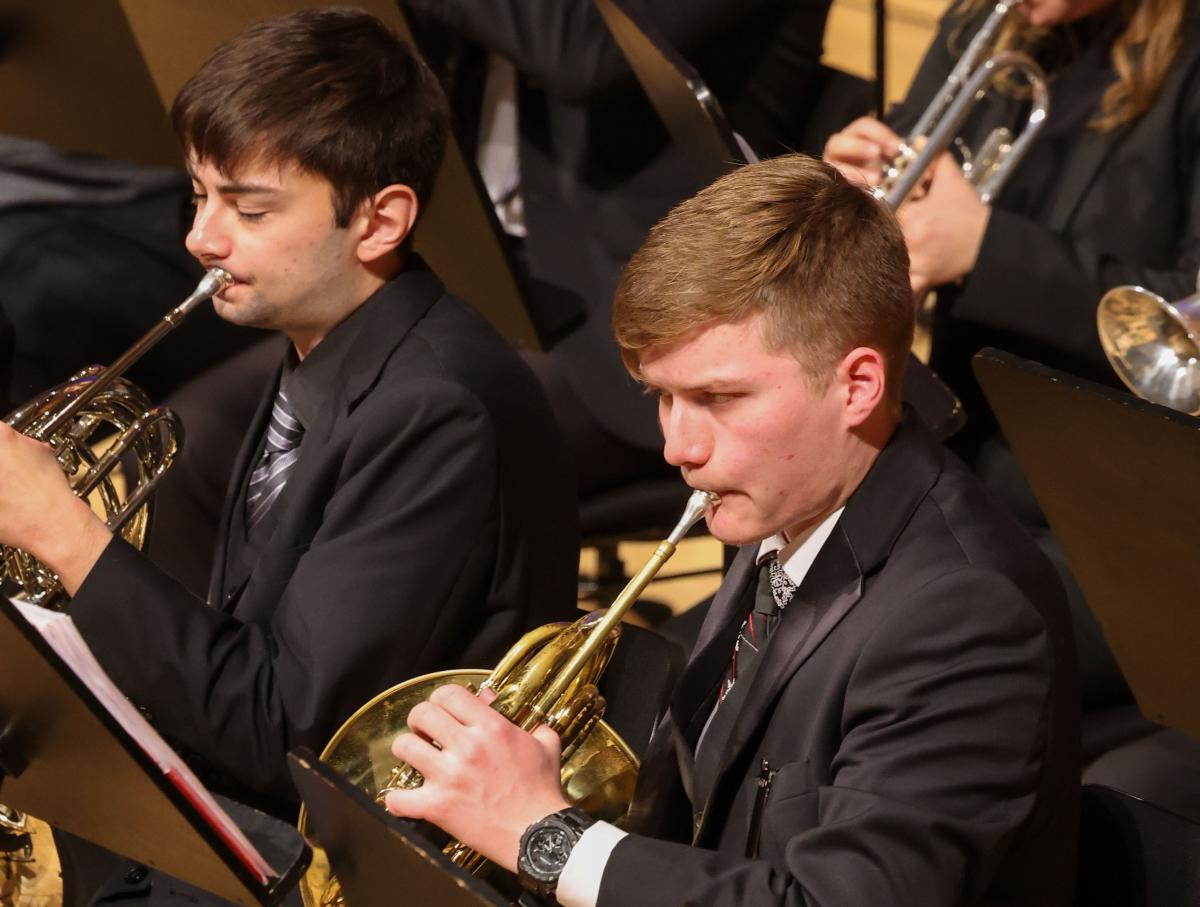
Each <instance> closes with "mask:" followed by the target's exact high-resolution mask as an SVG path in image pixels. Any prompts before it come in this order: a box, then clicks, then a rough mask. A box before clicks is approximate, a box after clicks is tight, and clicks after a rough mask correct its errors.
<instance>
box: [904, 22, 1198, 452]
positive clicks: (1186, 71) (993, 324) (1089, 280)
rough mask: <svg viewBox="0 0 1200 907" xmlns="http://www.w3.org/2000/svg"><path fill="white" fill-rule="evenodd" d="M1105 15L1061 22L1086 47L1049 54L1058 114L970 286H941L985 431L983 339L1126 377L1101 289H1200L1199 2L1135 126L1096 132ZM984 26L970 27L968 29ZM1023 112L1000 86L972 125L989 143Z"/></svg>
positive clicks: (942, 38)
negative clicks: (1112, 348)
mask: <svg viewBox="0 0 1200 907" xmlns="http://www.w3.org/2000/svg"><path fill="white" fill-rule="evenodd" d="M1192 6H1193V7H1195V4H1192ZM1112 9H1113V10H1116V7H1113V8H1112ZM1107 15H1108V14H1104V13H1101V14H1097V15H1096V16H1094V17H1092V18H1091V21H1086V20H1085V21H1084V22H1081V23H1078V24H1076V25H1075V26H1072V27H1070V28H1062V29H1059V32H1060V33H1061V35H1060V37H1061V41H1062V42H1063V44H1064V45H1068V44H1073V45H1074V46H1075V47H1076V48H1077V49H1076V50H1075V51H1074V52H1073V53H1069V54H1068V55H1067V58H1066V59H1065V61H1064V60H1062V55H1063V51H1062V50H1061V49H1060V50H1059V51H1058V53H1057V54H1055V55H1054V56H1052V57H1051V58H1050V59H1047V60H1046V61H1045V62H1046V63H1047V64H1048V66H1049V67H1050V68H1051V72H1052V74H1053V79H1052V81H1051V83H1050V100H1051V107H1050V114H1049V117H1048V120H1047V125H1046V127H1045V128H1044V129H1043V130H1042V132H1041V133H1040V134H1039V135H1038V137H1037V138H1036V139H1035V140H1034V143H1033V145H1032V146H1031V148H1030V151H1029V154H1028V156H1027V157H1026V158H1025V160H1024V161H1023V162H1022V163H1021V164H1020V166H1018V167H1017V169H1016V170H1015V171H1014V173H1013V175H1012V178H1011V180H1010V181H1009V183H1008V185H1007V186H1006V187H1005V188H1004V190H1003V191H1002V192H1001V193H1000V195H999V196H998V197H997V198H996V200H995V202H994V204H993V211H992V214H991V218H990V220H989V222H988V226H987V230H986V232H985V234H984V237H983V243H982V246H981V248H980V251H979V259H978V261H977V262H976V265H975V268H974V270H973V271H972V272H971V274H970V275H968V277H967V278H966V279H965V280H964V281H963V282H962V285H961V286H959V287H945V288H941V289H939V291H938V294H939V307H938V308H939V311H938V316H937V322H936V324H935V335H934V349H933V360H932V362H931V364H932V365H933V366H934V367H935V368H936V369H937V371H938V373H939V374H940V375H941V376H942V377H943V378H944V379H945V380H946V381H947V382H948V383H950V385H951V386H952V387H953V388H954V389H955V390H956V391H957V392H958V394H959V396H960V397H962V398H963V402H964V405H965V406H966V408H967V415H968V418H969V419H976V420H977V421H978V422H980V423H981V426H980V427H981V428H982V429H983V430H991V422H990V419H989V417H988V415H987V408H986V405H985V404H984V401H983V399H982V397H981V396H980V394H979V392H978V389H977V386H976V385H975V382H974V379H973V376H972V375H971V373H970V368H969V361H970V357H971V356H972V355H974V353H976V352H977V351H978V350H979V349H980V348H982V347H983V346H985V345H990V346H995V347H999V348H1001V349H1005V350H1009V351H1011V352H1014V353H1017V354H1019V355H1022V356H1025V357H1027V358H1031V359H1035V360H1037V361H1040V362H1045V363H1046V364H1048V365H1053V366H1055V367H1057V368H1062V369H1065V370H1067V371H1070V372H1073V373H1075V374H1080V375H1084V376H1087V377H1090V378H1093V379H1096V380H1100V381H1104V382H1107V383H1110V384H1116V383H1117V382H1116V379H1115V378H1114V376H1113V373H1112V370H1111V368H1110V367H1109V366H1108V364H1107V362H1106V360H1105V358H1104V354H1103V351H1102V349H1101V347H1100V342H1099V338H1098V337H1097V334H1096V306H1097V304H1098V303H1099V301H1100V298H1101V296H1103V294H1104V293H1105V292H1106V291H1107V290H1109V289H1111V288H1113V287H1115V286H1119V285H1122V284H1136V285H1140V286H1143V287H1147V288H1148V289H1151V290H1153V291H1154V292H1156V293H1159V294H1161V295H1162V296H1164V297H1165V298H1167V299H1179V298H1181V297H1183V296H1185V295H1188V294H1189V293H1191V292H1192V291H1194V290H1195V287H1196V272H1197V268H1200V22H1198V21H1197V16H1196V15H1195V14H1194V13H1193V15H1192V16H1191V18H1190V20H1189V21H1188V22H1187V24H1186V26H1185V28H1184V31H1183V34H1182V36H1181V43H1180V49H1179V55H1178V57H1177V58H1176V60H1175V63H1174V65H1173V66H1172V67H1171V69H1170V71H1169V73H1168V75H1167V78H1166V80H1165V82H1164V83H1163V86H1162V89H1161V90H1160V91H1159V93H1158V96H1157V97H1156V98H1155V100H1154V103H1153V104H1152V105H1151V107H1150V109H1149V110H1148V111H1147V112H1146V113H1145V114H1144V115H1143V116H1142V117H1140V118H1139V119H1138V120H1137V121H1136V122H1134V123H1133V124H1132V125H1129V126H1126V127H1124V128H1121V129H1118V130H1116V131H1113V132H1108V133H1098V132H1095V131H1093V130H1091V129H1088V128H1087V123H1088V121H1090V120H1091V118H1092V117H1093V116H1094V115H1096V114H1097V113H1098V112H1099V111H1100V98H1101V96H1102V95H1103V92H1104V89H1105V88H1106V87H1107V86H1108V85H1109V84H1110V83H1111V82H1112V81H1113V80H1114V79H1115V73H1114V71H1113V68H1112V65H1111V62H1110V50H1111V45H1112V39H1113V36H1114V35H1115V34H1116V33H1117V31H1119V29H1120V27H1121V23H1120V22H1119V21H1117V22H1114V21H1108V20H1107ZM956 24H957V20H956V19H955V17H954V16H953V15H947V16H946V17H945V18H944V19H943V21H942V23H941V25H940V28H939V31H938V34H937V36H936V37H935V38H934V39H933V42H932V43H931V44H930V48H929V51H928V53H927V54H926V56H925V59H924V60H923V62H922V64H921V67H920V69H919V70H918V72H917V75H916V77H915V79H914V81H913V85H912V88H911V90H910V91H909V93H908V97H907V98H906V99H905V102H904V104H903V105H901V106H900V107H899V108H898V109H897V110H896V111H894V112H893V116H892V117H891V119H892V123H893V125H894V126H895V127H897V128H898V129H899V130H900V131H901V132H903V131H904V130H905V129H907V128H908V126H909V125H910V124H911V123H912V122H913V121H915V119H916V117H917V116H918V114H919V113H920V111H921V110H922V109H924V107H925V105H926V104H927V103H928V101H929V99H930V98H931V97H932V96H933V94H934V92H935V91H937V90H938V89H939V88H940V87H941V85H942V83H943V81H944V80H945V77H946V75H947V74H948V73H949V72H950V69H951V68H952V67H953V65H954V63H955V62H956V59H957V58H956V55H955V54H954V53H952V51H951V50H950V49H949V36H950V33H951V31H952V30H953V29H954V28H955V27H956ZM975 27H976V26H975V24H974V23H972V24H970V25H968V26H967V28H966V34H967V36H968V37H969V35H970V34H971V33H972V30H973V29H974V28H975ZM1052 49H1053V48H1052ZM1056 57H1057V58H1058V59H1057V60H1056ZM1023 116H1024V106H1023V105H1022V104H1021V103H1019V102H1017V101H1015V100H1012V99H1007V98H1004V97H1000V96H997V95H990V96H989V98H988V99H987V100H986V101H985V102H984V103H982V104H981V105H980V106H979V107H978V109H977V110H976V112H975V114H974V115H973V116H972V118H971V119H970V120H969V121H968V123H967V124H966V126H965V128H964V129H963V131H962V135H963V137H964V138H965V139H966V141H967V143H968V144H969V145H970V146H971V147H979V143H980V140H981V138H982V136H983V135H984V133H985V131H986V130H987V129H988V128H990V126H991V125H993V124H1000V123H1005V124H1007V123H1014V122H1016V121H1017V120H1018V119H1019V118H1021V117H1023Z"/></svg>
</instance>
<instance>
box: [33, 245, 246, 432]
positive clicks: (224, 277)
mask: <svg viewBox="0 0 1200 907" xmlns="http://www.w3.org/2000/svg"><path fill="white" fill-rule="evenodd" d="M231 283H233V275H232V274H230V273H229V272H228V271H226V270H224V269H223V268H211V269H209V270H208V271H207V272H206V273H205V275H204V276H203V277H202V278H201V279H200V282H199V283H198V284H197V285H196V289H194V290H193V291H192V293H191V295H190V296H188V298H187V299H185V300H184V301H183V302H181V303H179V305H177V306H175V308H173V309H171V311H169V312H167V314H166V315H164V316H163V317H162V318H161V319H159V321H158V323H157V324H156V325H154V327H152V328H151V329H150V330H149V331H147V332H146V333H145V334H143V335H142V338H141V339H140V340H138V342H137V343H135V344H134V345H133V346H131V347H130V348H129V349H127V350H126V351H125V352H124V353H122V354H121V355H120V356H118V357H117V359H116V360H115V361H114V362H113V363H112V364H111V365H109V366H108V367H107V368H105V369H104V370H103V371H102V372H100V374H98V375H97V376H96V377H95V378H94V379H93V380H92V383H91V384H90V385H88V387H87V389H86V390H84V391H82V392H81V393H79V394H77V395H75V396H74V397H73V398H72V399H71V401H70V402H69V403H68V404H67V405H66V406H64V407H63V408H62V409H61V410H59V412H58V413H57V415H55V416H54V418H53V419H51V420H50V421H49V422H47V423H46V424H45V425H42V426H40V427H39V428H38V429H37V430H35V431H32V432H29V436H30V437H32V438H34V439H35V440H38V441H45V440H46V439H47V438H53V437H54V435H55V433H56V432H58V431H59V429H61V428H62V427H63V426H64V425H66V424H67V423H69V422H70V421H71V420H72V419H73V418H74V417H75V414H76V413H77V412H79V411H80V410H81V409H82V408H83V407H85V406H87V405H88V403H90V402H91V401H92V399H94V398H95V396H96V395H97V394H99V393H100V392H101V391H103V390H104V389H105V388H106V387H108V386H109V385H110V384H112V382H113V380H114V379H116V378H119V377H121V375H123V374H124V373H125V372H126V371H128V370H129V368H130V366H132V365H133V364H134V363H135V362H137V361H138V360H139V359H141V358H142V356H143V355H145V353H146V351H147V350H149V349H150V348H151V347H152V346H154V345H155V344H156V343H158V341H159V340H161V339H162V338H163V337H164V336H165V335H166V334H167V333H168V332H170V331H172V330H174V329H175V327H176V326H177V325H178V324H179V322H181V321H183V319H184V318H185V317H186V316H187V314H188V313H189V312H191V311H192V309H194V308H195V307H196V306H198V305H199V304H200V303H202V302H203V301H204V300H206V299H210V298H211V297H213V296H215V295H216V294H217V293H220V292H221V291H222V290H223V289H225V288H226V287H227V286H229V285H230V284H231ZM13 427H14V428H16V429H17V430H18V431H20V430H21V429H22V426H20V425H14V426H13Z"/></svg>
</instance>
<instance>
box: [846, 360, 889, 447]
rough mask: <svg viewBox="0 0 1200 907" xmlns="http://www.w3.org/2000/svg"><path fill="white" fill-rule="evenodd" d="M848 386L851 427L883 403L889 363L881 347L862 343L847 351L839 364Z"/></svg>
mask: <svg viewBox="0 0 1200 907" xmlns="http://www.w3.org/2000/svg"><path fill="white" fill-rule="evenodd" d="M838 379H839V383H840V384H841V386H842V387H843V388H844V389H845V412H844V415H845V418H846V424H847V426H848V427H850V428H854V427H857V426H859V425H862V424H863V423H864V422H866V421H867V419H868V418H869V417H870V416H871V414H872V413H873V412H875V410H876V409H878V408H879V407H880V405H881V404H883V402H884V398H885V396H886V392H887V362H886V360H885V359H884V358H883V354H882V353H880V352H879V350H876V349H872V348H871V347H869V346H860V347H856V348H855V349H853V350H851V351H850V352H849V353H847V354H846V355H845V356H844V357H843V359H842V361H841V364H840V365H839V366H838Z"/></svg>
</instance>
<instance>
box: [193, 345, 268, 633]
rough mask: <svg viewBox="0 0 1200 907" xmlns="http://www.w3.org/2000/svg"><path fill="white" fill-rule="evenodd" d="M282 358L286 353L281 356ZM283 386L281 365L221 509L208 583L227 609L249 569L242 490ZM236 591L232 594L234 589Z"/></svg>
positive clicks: (213, 601) (214, 602)
mask: <svg viewBox="0 0 1200 907" xmlns="http://www.w3.org/2000/svg"><path fill="white" fill-rule="evenodd" d="M281 358H282V356H281ZM278 386H279V369H278V368H277V369H276V370H275V377H274V379H273V380H272V381H270V382H269V383H268V384H267V387H266V389H265V390H264V391H263V396H262V399H261V400H259V402H258V409H257V410H256V411H255V413H254V418H253V419H251V420H250V428H249V429H247V431H246V434H245V436H244V437H243V438H242V446H241V449H240V450H239V451H238V455H237V459H236V460H234V463H233V472H232V473H230V475H231V479H230V482H229V490H228V491H227V492H226V493H225V505H224V508H223V509H222V512H221V524H220V527H219V529H218V532H217V551H218V552H219V554H220V556H219V557H217V558H215V559H214V561H213V573H212V577H211V578H210V580H209V585H208V603H209V605H211V606H212V607H214V608H220V609H224V608H225V607H226V606H227V605H228V604H229V602H230V600H231V597H236V595H237V590H239V589H241V588H242V586H243V585H244V584H245V582H246V576H247V573H248V570H247V569H245V568H244V565H243V564H242V560H243V559H242V558H241V557H238V552H240V551H241V550H242V548H243V547H244V542H245V526H239V525H235V524H234V521H235V520H240V519H241V513H242V508H241V506H240V505H241V501H242V493H243V491H244V490H245V487H246V479H247V475H248V473H249V471H250V461H251V459H252V458H253V457H254V455H255V453H257V451H258V442H259V441H260V440H261V438H262V434H263V431H264V430H265V428H266V424H267V419H268V417H269V415H270V412H271V406H272V404H273V401H274V400H275V391H276V389H277V388H278ZM239 534H240V537H241V539H242V544H236V545H235V544H231V542H232V540H233V539H234V537H235V536H238V535H239ZM231 592H232V596H231V594H230V593H231Z"/></svg>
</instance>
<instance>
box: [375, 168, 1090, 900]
mask: <svg viewBox="0 0 1200 907" xmlns="http://www.w3.org/2000/svg"><path fill="white" fill-rule="evenodd" d="M614 327H615V332H616V336H617V341H618V343H619V344H620V346H621V348H622V350H623V353H624V356H625V360H626V362H627V364H628V365H629V366H630V368H631V370H632V371H633V372H634V373H635V374H636V375H638V376H639V377H640V378H641V380H642V381H643V382H644V383H645V384H646V386H647V387H648V388H649V389H650V390H652V391H653V392H654V393H656V394H657V396H658V400H659V416H660V420H661V422H662V426H663V431H664V434H665V438H666V444H665V449H664V455H665V457H666V459H667V460H668V461H669V462H671V463H672V464H674V465H676V466H678V467H679V468H680V470H681V471H682V473H683V476H684V478H685V480H686V481H687V482H688V484H689V485H692V486H693V487H696V488H702V489H706V490H709V491H713V492H716V493H718V494H719V495H720V501H719V503H717V504H716V505H715V506H714V507H713V508H712V509H711V511H710V512H709V513H708V515H707V517H708V525H709V529H710V530H711V531H712V533H713V534H714V535H715V536H717V537H718V538H719V539H721V540H723V541H725V542H729V543H732V544H738V545H742V546H744V547H743V548H742V551H741V552H740V553H739V555H738V557H737V559H736V560H735V561H734V563H733V565H732V567H731V568H730V571H729V573H728V575H727V576H726V578H725V581H724V583H723V584H722V587H721V589H720V591H719V592H718V594H717V596H716V599H715V600H714V602H713V604H712V608H711V610H710V611H709V613H708V615H707V618H706V620H705V623H704V625H703V628H702V629H701V631H700V636H699V639H698V641H697V643H696V645H695V648H694V650H693V652H692V654H691V658H690V660H689V663H688V665H687V668H686V669H685V671H684V674H683V675H682V677H681V680H680V682H679V684H678V686H677V688H676V691H675V693H674V695H673V698H672V700H671V703H670V706H669V709H668V710H667V712H666V714H665V715H664V716H663V717H662V719H661V721H660V724H659V726H658V728H657V729H656V733H655V737H654V739H653V741H652V742H651V746H650V752H649V753H648V754H647V756H646V759H645V760H644V763H643V768H642V774H641V778H640V781H639V787H638V796H637V797H636V798H635V801H634V806H633V811H632V815H631V823H630V824H631V826H632V827H633V828H634V829H636V831H637V832H638V834H636V835H633V834H631V835H626V834H625V832H623V831H620V830H618V829H616V828H615V827H613V826H610V825H606V824H604V823H595V822H592V821H591V820H590V818H589V817H587V816H586V814H582V813H580V812H579V811H578V810H573V809H571V808H569V804H568V803H567V802H566V800H565V799H564V797H563V794H562V792H561V790H560V787H559V782H558V740H557V738H556V737H555V735H554V734H553V733H552V732H550V731H549V730H547V729H545V728H542V729H539V730H537V731H535V732H534V733H533V734H532V735H528V734H525V733H523V732H521V731H520V730H519V729H517V728H515V727H514V726H512V725H508V724H507V723H506V722H505V721H504V720H503V719H501V718H499V716H497V715H496V714H495V713H493V712H491V710H489V709H487V708H486V707H484V706H483V704H482V703H480V702H479V701H478V700H476V699H475V698H473V697H472V696H470V695H469V694H468V693H467V692H466V691H465V690H463V689H461V688H453V687H446V688H443V689H442V690H439V691H438V692H437V693H436V694H435V695H434V697H433V699H432V701H431V702H429V703H427V704H425V705H423V706H419V707H418V708H416V709H414V710H413V712H412V714H411V715H410V718H409V725H410V727H411V728H412V729H413V730H414V731H417V732H418V733H417V734H409V735H404V736H401V737H399V738H397V740H396V742H395V745H394V751H395V753H396V755H397V756H398V757H400V758H402V759H405V760H407V761H409V762H411V763H413V765H414V766H415V767H416V768H418V769H419V770H420V771H421V772H422V773H423V774H424V776H425V778H426V784H425V786H424V787H423V788H421V789H419V790H415V791H401V792H394V793H392V794H390V795H389V800H388V806H389V808H390V809H392V810H393V811H394V812H397V813H399V814H401V815H407V816H413V817H418V818H424V819H429V820H431V821H433V822H435V823H436V824H438V825H439V826H441V827H442V828H444V829H446V830H447V831H448V832H450V833H451V834H452V835H454V836H456V837H459V838H461V839H462V840H464V841H465V842H466V843H468V844H469V845H471V846H473V847H476V848H477V849H479V850H481V851H482V852H483V853H485V854H486V855H487V856H488V857H490V858H491V859H493V860H496V861H497V862H498V863H500V864H501V865H503V866H506V867H507V868H509V869H516V870H518V871H519V873H520V875H521V877H522V881H523V882H524V883H525V884H526V885H527V887H529V888H531V889H533V890H536V891H539V892H542V893H549V892H554V893H555V894H556V896H557V897H558V899H559V901H560V902H561V903H563V904H566V905H571V907H574V905H584V904H586V905H593V904H602V905H610V904H611V905H622V907H627V905H640V904H646V905H651V904H652V905H663V904H704V905H720V904H730V905H732V904H823V905H862V904H918V903H919V904H931V905H952V904H989V905H998V904H1012V905H1017V904H1022V905H1030V904H1039V905H1051V904H1054V905H1065V904H1068V903H1070V897H1071V887H1072V880H1073V876H1074V859H1073V851H1074V838H1075V823H1076V810H1077V795H1078V785H1079V777H1078V762H1077V746H1078V744H1077V726H1076V716H1075V710H1076V706H1075V702H1076V695H1077V694H1076V690H1075V680H1074V663H1073V648H1072V642H1071V638H1070V626H1069V623H1068V620H1067V616H1066V613H1065V610H1064V605H1063V601H1062V592H1061V589H1060V587H1059V585H1058V582H1057V579H1056V577H1055V575H1054V572H1053V570H1052V569H1051V568H1050V566H1049V564H1048V563H1046V562H1045V561H1044V560H1043V559H1042V557H1041V555H1040V554H1039V553H1038V551H1037V549H1036V548H1035V547H1034V546H1033V544H1032V543H1031V542H1030V541H1029V540H1028V539H1027V538H1026V537H1025V536H1024V535H1023V534H1022V533H1021V532H1020V530H1019V529H1018V528H1017V527H1016V525H1015V524H1014V523H1012V522H1011V521H1010V520H1009V519H1007V518H1006V517H1005V516H1003V515H1002V514H1001V513H999V512H997V511H996V509H995V508H994V506H993V505H992V503H991V502H990V500H988V499H987V497H986V495H985V494H984V493H983V492H982V490H981V489H980V488H979V487H978V486H977V484H976V483H975V481H974V480H973V479H972V477H971V476H970V475H969V473H968V472H967V471H966V470H965V468H964V467H963V466H962V464H961V463H959V462H958V461H957V460H956V459H955V458H954V457H953V456H952V455H950V454H948V453H947V452H946V451H945V450H944V449H943V448H942V447H941V446H940V445H939V444H938V443H937V442H936V441H935V439H934V438H933V437H932V436H931V435H930V434H929V433H928V432H927V431H926V429H925V428H924V427H923V426H922V425H921V424H919V422H918V421H917V420H916V419H915V418H914V417H913V416H912V414H911V413H908V412H902V411H901V407H900V404H899V402H898V396H899V395H898V387H897V384H898V382H897V378H898V372H899V370H900V368H901V367H902V365H903V362H904V359H905V357H906V356H907V354H908V345H909V341H910V338H911V332H912V308H911V293H910V290H909V282H908V259H907V255H906V253H905V250H904V241H903V238H902V236H901V234H900V231H899V228H898V227H897V225H896V222H895V220H894V218H893V217H892V216H891V214H890V213H888V212H887V211H886V210H885V209H884V207H883V206H882V205H880V204H878V203H877V202H875V201H874V200H873V199H871V198H870V197H869V196H868V195H867V194H866V193H865V192H864V191H862V190H861V189H859V188H857V187H855V186H852V185H851V184H849V183H848V182H847V181H846V180H845V179H844V178H842V177H841V175H840V174H838V173H837V172H836V171H835V170H834V169H833V168H832V167H830V166H828V165H825V164H822V163H820V162H817V161H813V160H810V159H807V158H802V157H798V156H790V157H784V158H777V159H774V160H771V161H768V162H764V163H762V164H756V165H751V166H748V167H745V168H742V169H741V170H738V171H736V172H734V173H732V174H729V175H728V176H725V177H723V178H722V179H720V180H718V181H717V182H716V183H714V184H713V185H712V186H710V187H709V188H707V189H705V190H704V191H702V192H701V193H699V194H698V195H697V196H696V197H695V198H693V199H691V200H689V201H687V202H684V203H683V204H682V205H680V206H679V207H677V208H676V209H675V210H674V211H673V212H672V213H671V214H670V215H668V217H667V218H666V219H665V220H663V221H662V222H661V223H660V224H659V225H658V226H657V227H655V229H654V230H653V231H652V233H651V235H650V238H649V240H648V241H647V242H646V244H645V245H644V246H643V247H642V249H641V250H640V251H639V252H638V253H637V254H636V255H635V256H634V258H633V260H632V261H631V263H630V265H629V267H628V269H627V270H626V272H625V275H624V277H623V279H622V283H621V287H620V290H619V291H618V294H617V298H616V302H615V305H614ZM429 740H436V741H437V743H438V744H439V745H440V749H438V748H435V747H434V746H432V745H431V744H430V743H429V742H427V741H429ZM497 763H499V764H504V765H506V766H507V769H506V771H505V772H504V773H502V777H499V778H497V774H498V773H496V772H494V771H485V770H483V768H482V767H483V766H485V765H494V764H497Z"/></svg>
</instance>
